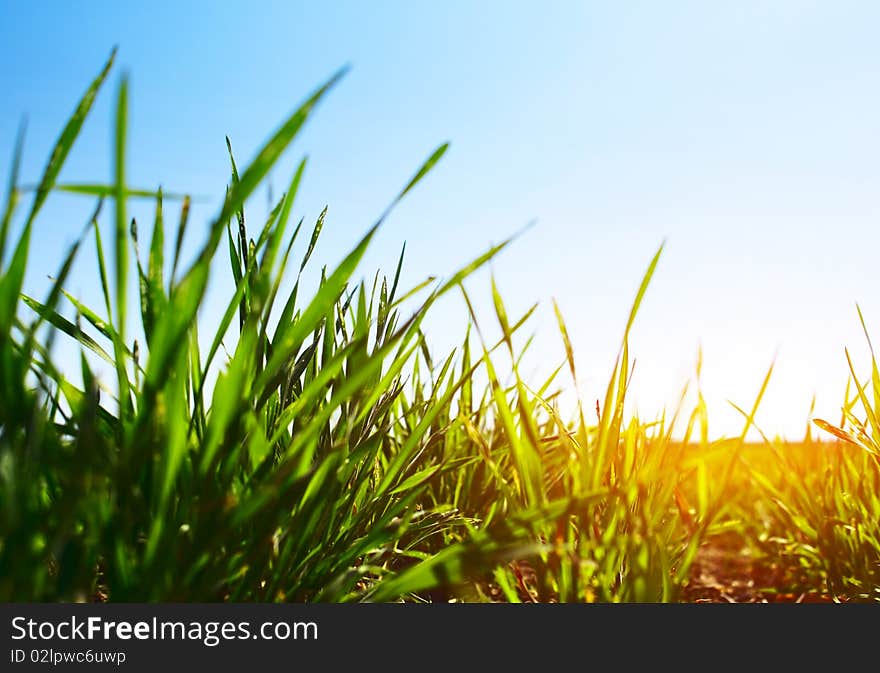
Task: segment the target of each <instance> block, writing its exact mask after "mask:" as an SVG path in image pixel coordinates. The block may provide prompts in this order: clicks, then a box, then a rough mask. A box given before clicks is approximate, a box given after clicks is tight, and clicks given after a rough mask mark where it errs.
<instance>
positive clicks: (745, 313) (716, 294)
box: [0, 0, 880, 437]
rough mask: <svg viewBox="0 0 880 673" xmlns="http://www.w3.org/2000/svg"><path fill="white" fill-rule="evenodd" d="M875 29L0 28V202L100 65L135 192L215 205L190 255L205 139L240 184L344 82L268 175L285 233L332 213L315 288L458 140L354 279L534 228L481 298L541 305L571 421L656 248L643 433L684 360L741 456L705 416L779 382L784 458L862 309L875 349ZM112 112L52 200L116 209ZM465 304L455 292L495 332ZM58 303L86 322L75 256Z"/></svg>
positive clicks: (61, 210)
mask: <svg viewBox="0 0 880 673" xmlns="http://www.w3.org/2000/svg"><path fill="white" fill-rule="evenodd" d="M878 25H880V4H877V3H874V2H852V1H843V0H838V1H836V2H810V1H808V0H800V1H797V2H794V1H792V2H788V1H784V0H777V1H774V2H751V1H741V2H736V3H718V2H703V1H694V2H674V1H671V0H670V1H669V2H662V3H661V2H623V1H615V2H602V3H599V2H586V1H584V2H531V3H521V4H518V3H512V2H481V3H475V2H442V3H440V2H436V3H427V2H417V3H406V2H373V3H365V2H347V3H346V2H334V3H320V2H277V3H271V2H260V3H247V4H245V3H224V2H204V3H195V2H173V3H171V2H158V1H156V2H150V3H121V2H118V1H115V2H97V1H90V2H79V3H73V2H64V3H62V2H41V3H32V2H24V1H12V0H4V1H3V2H2V3H0V62H2V63H3V67H2V75H0V78H2V79H0V85H2V86H0V90H2V92H3V104H2V106H0V157H2V158H3V159H2V162H3V163H2V168H0V174H2V177H3V180H4V184H5V179H6V170H7V169H6V165H7V164H8V159H7V157H11V154H12V145H13V141H14V136H15V133H16V129H17V127H18V124H19V121H20V119H21V117H22V115H26V116H27V118H28V142H27V146H26V155H25V162H24V178H25V179H26V180H29V181H33V180H36V179H37V178H38V176H39V172H40V170H41V167H42V165H43V163H44V161H45V158H46V156H47V155H48V152H49V149H50V148H51V145H52V143H53V142H54V140H55V138H56V136H57V134H58V132H59V130H60V128H61V126H62V125H63V123H64V121H65V119H66V117H67V116H68V115H69V113H70V112H71V110H72V108H73V105H74V104H75V102H76V100H77V99H78V97H79V96H80V95H81V94H82V91H83V90H84V88H85V86H86V85H87V83H88V82H89V81H90V80H91V78H92V77H93V76H94V74H95V73H96V72H97V71H98V69H99V67H100V65H101V63H102V62H103V60H104V59H105V58H106V56H107V54H108V53H109V51H110V49H111V47H112V46H113V45H114V44H118V45H119V47H120V53H119V64H120V66H121V67H122V68H123V69H125V70H127V71H128V72H129V73H130V75H131V94H130V105H131V123H130V129H131V130H130V154H129V156H130V158H131V161H130V167H129V175H130V180H131V182H132V183H133V184H136V185H137V186H142V187H155V186H156V185H157V184H160V183H161V184H162V185H163V186H164V187H165V189H166V190H185V191H190V192H193V193H195V194H203V195H206V196H208V197H209V199H208V201H207V202H206V203H205V204H203V206H202V207H201V208H200V209H197V211H196V215H197V218H199V219H196V220H195V222H196V223H198V224H199V225H201V226H202V227H203V226H204V225H203V223H204V222H206V221H207V218H208V216H210V215H211V214H212V213H213V212H215V210H216V206H217V204H218V203H219V201H220V199H221V198H222V195H223V187H224V185H225V184H226V182H227V179H228V168H227V166H228V163H227V159H226V156H225V145H224V140H223V138H224V135H227V134H228V135H229V136H230V137H231V139H232V142H233V145H234V147H235V149H236V152H237V154H238V155H239V161H240V163H245V162H246V160H247V158H249V157H251V156H252V155H253V153H254V151H255V150H256V149H257V148H258V147H259V145H260V144H261V142H262V141H263V140H264V139H265V138H266V137H267V136H268V134H269V133H270V132H271V131H272V130H273V129H274V128H275V126H276V125H277V124H278V123H279V122H280V121H281V120H282V118H283V117H284V115H286V114H287V113H289V112H290V110H292V109H293V107H294V106H295V105H296V104H297V102H299V101H300V100H301V99H302V98H303V97H304V96H305V95H306V94H307V93H308V92H309V91H311V90H312V89H313V87H314V86H316V85H317V84H318V83H320V82H321V81H323V80H324V79H325V78H326V77H327V76H329V75H330V74H331V73H332V72H333V71H335V70H336V69H337V68H338V67H340V66H341V65H343V64H345V63H350V64H351V65H352V66H353V68H352V70H351V72H350V73H349V75H348V76H347V77H346V79H345V80H344V81H343V83H342V84H341V85H340V86H339V87H338V88H337V89H336V90H335V91H334V92H333V93H332V95H331V96H330V97H329V98H328V99H327V100H326V102H325V103H324V104H323V105H322V107H321V108H320V111H319V113H318V114H317V116H316V117H315V118H314V119H313V120H312V121H311V122H310V124H309V126H308V128H307V130H306V132H305V133H304V134H303V136H302V137H301V139H300V140H298V141H297V142H296V144H295V146H294V147H293V148H292V150H291V151H290V152H289V153H288V155H286V156H285V159H284V161H283V162H282V163H281V164H280V166H279V168H278V169H276V170H275V171H274V172H273V174H272V181H273V184H274V185H275V189H276V193H280V191H281V190H282V188H283V185H284V184H285V183H286V182H287V180H288V179H289V176H290V173H291V171H292V167H293V166H294V161H295V160H297V159H298V158H299V157H300V156H302V154H308V155H309V157H310V164H309V168H308V171H307V175H306V181H305V185H304V191H303V198H302V200H301V201H300V204H299V211H300V214H304V215H306V217H307V218H308V219H312V218H314V217H315V216H317V214H318V212H319V211H320V209H321V208H322V207H323V205H324V204H325V203H326V204H329V206H330V209H329V216H328V222H327V226H326V228H325V235H324V238H323V240H322V242H321V245H320V247H319V250H318V252H317V253H316V254H317V255H318V257H319V258H320V260H321V261H324V262H327V263H333V262H334V261H336V260H338V259H339V258H340V257H341V255H342V254H343V253H344V252H345V251H347V249H348V248H350V247H351V246H352V245H353V243H354V242H355V241H356V240H357V238H358V237H359V236H360V235H361V234H362V233H363V232H364V231H365V230H366V229H367V227H368V226H369V225H370V224H371V223H372V221H373V220H374V219H375V217H376V215H377V214H378V213H379V212H381V210H382V209H383V208H384V206H385V205H386V204H387V202H388V201H389V200H390V198H391V197H392V196H393V195H394V194H395V193H396V191H397V190H398V189H399V188H400V187H401V186H402V184H403V183H404V182H405V181H406V179H408V177H409V176H410V174H411V173H412V171H413V170H414V169H415V168H416V167H417V166H418V165H419V164H420V162H421V161H422V160H423V159H424V158H425V157H426V156H427V155H428V153H429V152H430V151H431V150H432V149H433V148H434V147H435V146H436V145H437V144H439V143H440V142H442V141H445V140H450V141H451V143H452V145H451V149H450V151H449V153H448V154H447V156H446V158H444V160H443V162H442V164H441V165H440V166H439V167H438V168H437V170H436V171H435V172H434V173H432V175H431V176H429V178H428V179H427V180H426V181H425V182H424V183H423V184H422V185H421V186H420V187H419V188H418V190H416V191H415V192H414V193H413V194H412V195H411V197H409V198H408V199H407V201H406V202H405V203H404V204H402V206H401V207H400V208H399V209H398V210H397V211H396V212H395V214H394V216H393V217H392V218H391V219H390V220H389V221H388V222H387V223H386V226H385V227H384V229H383V230H382V231H381V233H380V235H379V237H378V239H377V240H376V243H375V246H374V248H373V250H372V252H371V254H370V256H369V258H368V259H367V260H366V261H365V266H364V273H371V270H372V269H374V268H375V267H376V266H380V265H381V266H382V267H383V268H385V269H387V270H388V271H389V272H390V271H391V270H392V265H393V263H394V260H395V259H396V256H397V254H398V251H399V246H400V245H401V244H402V242H403V241H404V240H406V241H407V245H408V247H407V251H408V252H407V264H406V279H407V280H408V281H409V282H412V283H414V282H415V281H416V280H418V279H420V278H422V277H423V276H425V275H428V274H436V275H444V274H448V273H451V272H452V271H453V270H454V269H455V268H457V266H458V265H460V264H462V263H464V262H465V261H467V260H468V259H469V258H471V257H472V256H474V255H476V254H478V253H480V252H482V251H483V250H484V249H485V248H486V246H488V245H489V244H490V243H493V242H498V241H500V240H501V239H503V238H505V237H506V236H508V235H510V234H511V233H513V232H515V231H517V230H519V229H520V228H521V227H522V226H523V225H524V224H526V223H527V222H528V221H530V220H532V219H536V220H537V224H536V225H535V226H534V227H532V228H531V229H529V230H528V231H527V232H526V233H524V234H523V235H522V236H521V237H520V238H519V239H518V240H517V241H516V242H515V243H514V244H513V245H512V246H511V247H510V248H509V250H507V251H505V252H504V253H503V255H502V256H501V257H499V258H498V259H497V260H496V261H495V262H494V264H493V267H492V270H493V272H494V273H495V276H496V278H497V282H498V284H499V286H500V288H501V290H502V292H503V294H504V295H505V297H506V298H507V301H508V303H509V304H510V310H511V312H512V313H514V312H516V311H517V310H524V309H525V308H527V307H528V306H529V305H530V304H531V303H532V302H535V301H540V302H541V309H540V311H539V313H538V314H537V316H536V317H535V320H534V321H533V324H532V329H533V331H535V332H536V333H537V334H538V338H537V341H536V342H535V352H534V353H533V364H534V367H535V369H536V371H542V370H543V371H545V370H547V369H549V368H550V366H551V364H556V363H558V362H559V361H560V359H561V357H562V349H561V345H560V342H559V339H558V337H557V334H556V332H555V322H554V319H553V313H552V308H551V304H550V299H551V298H552V297H555V298H556V299H557V301H558V302H559V304H560V306H561V308H562V309H563V311H564V313H565V315H566V318H567V321H568V323H569V330H570V332H571V333H572V338H573V341H574V345H575V350H576V356H577V358H578V362H579V368H580V371H579V373H580V376H581V381H580V382H579V384H580V387H581V389H582V390H583V392H584V394H585V396H586V397H587V398H589V399H592V398H595V397H596V396H598V395H599V394H600V393H601V390H602V388H603V386H604V382H605V381H604V380H605V377H606V376H607V375H608V372H609V370H610V366H611V364H612V361H613V357H614V355H615V354H616V350H617V345H618V341H619V339H620V336H621V332H622V329H623V326H624V324H625V321H626V316H627V313H628V310H629V303H630V301H631V299H632V297H633V295H634V293H635V290H636V288H637V287H638V284H639V282H640V278H641V274H642V272H643V271H644V269H645V267H646V266H647V264H648V262H649V260H650V257H651V255H652V254H653V252H654V251H655V250H656V248H657V247H658V246H659V245H660V244H661V242H663V241H664V240H665V241H666V249H665V251H664V255H663V258H662V260H661V263H660V265H659V267H658V270H657V274H656V276H655V280H654V283H653V284H652V286H651V288H650V290H649V292H648V294H647V297H646V300H645V303H644V305H643V311H642V313H641V314H640V316H639V319H638V321H637V323H636V328H635V332H634V335H633V339H632V353H633V355H635V357H636V358H637V360H638V363H637V366H636V375H635V379H634V382H633V401H634V403H635V405H637V408H638V410H639V412H640V413H641V414H642V415H643V416H646V417H653V416H655V415H656V414H657V413H658V412H659V411H660V410H661V409H662V408H663V406H664V405H665V406H669V405H672V404H673V403H674V401H675V400H676V399H677V396H678V393H679V390H680V389H681V387H682V385H683V384H684V383H685V381H686V380H687V379H688V378H690V377H692V375H693V369H694V363H695V361H696V356H697V350H698V347H699V346H700V345H702V349H703V357H704V366H703V388H704V392H705V395H706V398H707V401H708V402H709V404H710V412H711V423H712V429H713V433H714V434H720V433H733V432H736V431H737V429H738V428H739V426H740V421H739V418H738V416H737V414H736V412H734V411H733V410H732V409H731V408H730V407H729V406H728V405H727V403H726V400H727V399H731V400H733V401H735V402H737V403H738V404H740V405H748V404H749V403H750V401H751V399H752V398H753V396H754V394H755V393H756V392H757V389H758V387H759V385H760V382H761V379H762V377H763V374H764V372H765V371H766V368H767V367H768V366H769V364H770V363H771V361H772V360H773V358H774V354H775V355H776V371H775V374H774V378H773V381H772V383H771V386H770V389H769V391H768V394H767V398H766V400H765V404H764V406H763V409H762V412H761V413H760V414H759V417H758V418H759V421H760V422H761V425H762V427H764V428H765V430H767V431H768V432H769V433H782V434H785V435H788V436H790V437H798V436H800V435H801V434H802V432H803V428H804V424H805V421H806V419H807V413H808V409H809V404H810V399H811V397H812V396H813V394H814V393H815V394H816V396H817V413H818V414H819V415H823V416H826V417H829V418H830V419H832V420H836V419H837V418H838V417H839V407H840V404H841V401H842V394H843V387H844V384H845V381H846V371H847V368H846V360H845V357H844V351H843V349H844V346H848V347H849V348H850V350H851V351H852V352H853V353H854V355H855V356H856V361H857V362H859V363H864V362H865V357H864V354H865V351H866V345H865V342H864V338H863V336H862V335H861V333H860V327H859V323H858V317H857V314H856V309H855V302H859V303H860V305H861V306H862V309H863V311H864V313H865V317H866V320H867V321H868V324H869V327H870V326H872V325H873V326H874V327H875V332H876V333H877V334H878V335H880V296H878V293H877V275H876V269H877V265H876V260H877V251H878V249H880V226H878V216H880V200H878V198H880V134H878V130H880V88H878V86H877V83H878V75H880V49H878V47H877V40H876V29H877V26H878ZM118 72H119V71H117V76H118ZM114 87H115V79H114V82H113V83H112V85H111V87H108V90H106V91H104V92H103V94H102V95H101V97H100V98H99V100H98V103H97V104H96V109H95V111H94V114H93V116H92V118H91V119H90V120H89V122H88V123H87V125H86V127H85V129H84V132H83V134H82V136H81V138H80V139H79V141H78V143H77V145H76V146H75V147H74V151H73V152H72V154H71V157H70V159H69V161H68V165H67V166H66V168H65V170H64V172H63V174H62V176H61V177H62V179H63V180H68V181H107V180H109V176H110V170H111V168H110V136H111V129H112V123H111V120H112V116H111V110H112V102H113V96H112V90H113V88H114ZM263 200H264V199H263ZM91 207H92V204H91V203H88V202H85V201H83V200H81V199H73V198H65V197H53V199H52V200H51V202H50V204H49V206H48V207H47V209H46V211H45V215H44V216H43V217H42V218H41V220H40V222H39V227H38V230H37V232H38V233H37V239H36V244H37V245H38V246H39V250H40V252H41V254H40V256H39V257H38V258H35V260H38V261H40V264H39V265H36V266H35V268H32V269H31V272H30V275H29V277H28V284H29V285H28V287H29V288H32V289H33V290H34V291H37V289H38V288H39V287H40V282H41V281H40V279H41V278H43V277H44V276H45V274H46V273H49V272H51V271H53V270H54V269H55V268H56V266H57V263H58V260H59V259H60V257H61V252H62V250H63V248H64V246H66V245H68V244H69V243H71V242H72V241H73V240H74V238H75V236H76V234H77V232H78V231H80V229H81V228H82V226H83V224H84V222H85V220H86V217H87V214H88V211H89V210H90V208H91ZM261 209H262V204H260V210H259V212H261ZM147 212H148V209H147V210H145V211H144V213H147ZM145 216H146V215H145ZM203 232H204V228H202V229H198V228H196V227H194V230H193V236H194V237H196V238H197V237H198V236H199V235H200V234H201V233H203ZM196 238H194V240H196ZM43 262H45V264H43ZM487 278H488V276H487V274H482V275H481V276H479V277H477V278H475V279H474V281H473V282H472V283H471V285H470V287H471V289H472V290H473V293H474V294H475V296H476V297H477V298H478V299H479V300H480V301H479V305H480V307H481V310H482V311H483V312H484V313H485V314H486V316H487V318H486V322H490V320H489V318H490V317H491V315H492V313H491V302H490V301H489V295H488V290H487ZM70 285H71V288H72V289H73V290H74V291H75V292H79V293H81V294H83V295H85V296H93V295H91V293H93V292H95V291H96V289H97V288H96V286H95V284H94V271H93V268H92V267H90V264H89V257H88V255H86V256H84V259H83V262H82V263H81V264H80V265H79V266H78V267H77V273H76V275H75V276H74V277H73V279H72V281H71V283H70ZM465 321H466V314H465V311H464V308H463V306H462V303H461V302H460V301H459V300H457V299H455V300H450V301H448V302H446V303H445V304H443V305H442V306H441V307H440V310H439V311H438V313H437V314H436V315H435V318H434V320H433V322H432V323H431V324H430V326H429V327H430V333H429V336H430V338H431V339H432V340H433V341H434V342H435V343H436V344H437V345H438V348H440V347H446V346H447V345H451V344H452V343H453V342H454V341H457V340H458V339H459V338H460V335H461V334H462V330H463V327H464V324H465ZM877 338H880V336H878V337H877ZM108 374H109V372H108Z"/></svg>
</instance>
